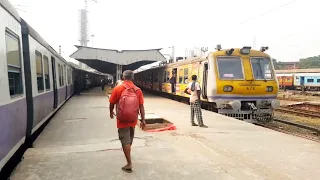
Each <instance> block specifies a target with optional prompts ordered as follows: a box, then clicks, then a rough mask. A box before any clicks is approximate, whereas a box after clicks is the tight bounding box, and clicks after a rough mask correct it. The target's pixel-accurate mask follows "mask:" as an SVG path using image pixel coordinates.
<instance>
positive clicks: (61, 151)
mask: <svg viewBox="0 0 320 180" xmlns="http://www.w3.org/2000/svg"><path fill="white" fill-rule="evenodd" d="M108 105H109V103H108V97H107V96H106V95H105V94H104V93H101V92H100V91H99V90H98V89H95V90H93V91H91V92H89V93H85V94H83V95H81V96H74V97H73V98H72V99H71V100H70V101H69V102H67V103H66V104H65V106H64V107H63V108H62V109H61V110H60V111H59V112H58V113H57V114H56V115H55V117H54V118H53V119H52V120H51V122H50V123H49V124H48V126H47V127H46V128H45V129H44V131H43V133H42V134H41V135H40V136H39V137H38V139H37V140H36V141H35V143H34V148H31V149H29V150H28V151H27V152H26V153H25V155H24V159H23V161H22V162H21V163H20V164H19V165H18V167H17V168H16V170H15V172H14V173H13V174H12V176H11V180H64V179H66V180H91V179H92V180H100V179H101V180H105V179H110V180H111V179H116V180H121V179H139V180H144V179H150V180H155V179H161V180H166V179H168V180H169V179H170V180H172V179H185V180H189V179H190V180H193V179H195V180H196V179H197V180H199V179H203V180H204V179H208V180H213V179H218V180H224V179H241V180H242V179H244V180H250V179H275V180H285V179H297V180H301V179H320V171H319V167H320V144H319V143H316V142H313V141H309V140H306V139H302V138H299V137H295V136H291V135H287V134H283V133H280V132H275V131H272V130H269V129H265V128H262V127H258V126H255V125H252V124H248V123H246V122H242V121H239V120H235V119H232V118H229V117H225V116H222V115H218V114H215V113H213V112H209V111H205V110H203V117H204V122H205V124H206V125H208V126H209V128H207V129H203V128H199V127H192V126H190V107H189V106H188V105H186V104H182V103H179V102H175V101H172V100H169V99H164V98H161V97H157V96H153V95H150V94H145V108H146V110H147V113H154V114H156V115H157V116H161V117H163V118H165V119H167V120H169V121H171V122H173V123H175V124H176V126H177V128H178V129H177V130H176V131H165V132H158V133H146V132H143V131H141V130H140V129H139V128H138V127H137V128H136V137H135V139H134V143H133V148H132V159H133V166H134V167H133V168H134V169H133V170H134V172H133V173H131V174H128V173H125V172H123V171H121V167H122V166H123V165H125V158H124V155H123V152H122V151H121V149H120V143H119V141H118V136H117V129H116V123H115V120H111V119H110V118H109V110H108Z"/></svg>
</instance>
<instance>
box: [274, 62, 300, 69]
mask: <svg viewBox="0 0 320 180" xmlns="http://www.w3.org/2000/svg"><path fill="white" fill-rule="evenodd" d="M278 64H279V65H280V66H281V67H283V68H282V69H299V68H300V64H299V62H279V63H278Z"/></svg>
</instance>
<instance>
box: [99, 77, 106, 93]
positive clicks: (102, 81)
mask: <svg viewBox="0 0 320 180" xmlns="http://www.w3.org/2000/svg"><path fill="white" fill-rule="evenodd" d="M100 83H101V90H102V91H104V86H105V83H106V81H105V79H104V78H101V80H100Z"/></svg>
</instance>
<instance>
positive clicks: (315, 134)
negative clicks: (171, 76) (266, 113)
mask: <svg viewBox="0 0 320 180" xmlns="http://www.w3.org/2000/svg"><path fill="white" fill-rule="evenodd" d="M148 92H150V91H148ZM151 93H154V92H152V91H151ZM157 94H158V95H160V96H163V97H166V98H169V99H172V100H176V101H179V102H181V103H185V104H188V101H186V100H188V99H187V98H181V97H180V98H174V97H170V96H167V95H166V94H161V93H157ZM202 109H207V108H202ZM207 110H210V109H207ZM285 110H289V111H290V112H292V113H293V112H294V113H297V112H296V110H295V108H294V107H289V108H288V109H285ZM211 111H213V110H211ZM299 111H300V112H298V113H301V111H304V113H305V114H308V115H310V114H309V112H310V111H308V110H302V109H299ZM287 112H288V111H287ZM312 112H313V111H312ZM311 116H316V115H315V114H313V115H311ZM273 121H274V122H277V123H279V124H285V125H287V126H293V127H296V128H300V129H303V130H308V131H310V132H311V133H309V134H301V133H297V132H292V131H288V130H285V129H283V128H281V127H280V126H278V127H277V126H274V125H273V126H272V125H271V124H270V123H258V122H257V123H254V124H255V125H259V126H262V127H265V128H268V129H272V130H275V131H278V132H282V133H286V134H291V135H294V136H298V137H302V138H305V139H309V140H312V141H316V142H319V143H320V129H318V128H315V127H312V126H308V125H304V124H300V123H296V122H293V121H286V120H281V119H278V118H273ZM271 123H272V122H271Z"/></svg>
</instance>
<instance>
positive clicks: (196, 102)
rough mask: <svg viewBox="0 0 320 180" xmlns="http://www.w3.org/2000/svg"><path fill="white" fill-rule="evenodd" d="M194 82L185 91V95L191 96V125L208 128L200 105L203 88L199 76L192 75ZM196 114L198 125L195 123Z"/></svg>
mask: <svg viewBox="0 0 320 180" xmlns="http://www.w3.org/2000/svg"><path fill="white" fill-rule="evenodd" d="M191 78H192V82H190V83H189V84H188V87H187V88H186V89H185V90H184V92H185V93H187V94H189V95H190V105H191V125H192V126H198V124H199V126H200V127H203V128H207V127H208V126H206V125H204V124H203V119H202V112H201V105H200V94H201V88H200V84H199V83H198V82H197V76H196V75H192V77H191ZM194 114H196V116H197V120H198V124H196V123H195V122H194Z"/></svg>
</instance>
